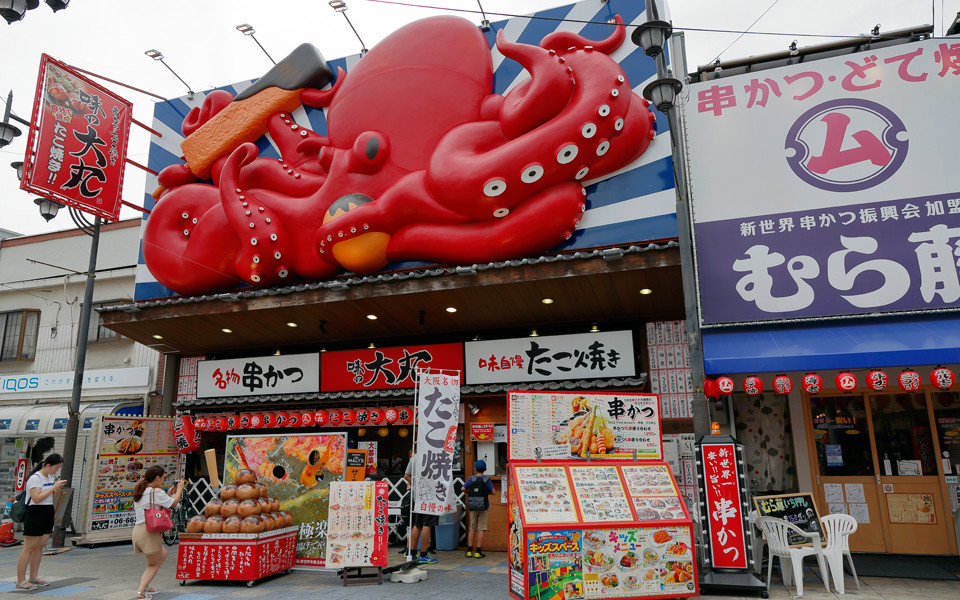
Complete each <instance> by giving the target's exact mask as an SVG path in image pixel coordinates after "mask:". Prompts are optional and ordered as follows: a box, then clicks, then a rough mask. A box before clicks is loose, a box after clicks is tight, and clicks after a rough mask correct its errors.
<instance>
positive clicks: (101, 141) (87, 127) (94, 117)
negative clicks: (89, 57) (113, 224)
mask: <svg viewBox="0 0 960 600" xmlns="http://www.w3.org/2000/svg"><path fill="white" fill-rule="evenodd" d="M132 108H133V105H132V104H131V103H130V102H127V101H126V100H124V99H123V98H121V97H119V96H116V95H114V94H113V93H111V92H109V91H107V90H106V89H104V88H102V87H100V86H98V85H97V84H95V83H94V82H93V81H91V80H89V79H87V78H86V77H84V76H82V75H80V74H79V73H77V72H76V71H74V70H73V69H72V68H71V67H69V66H67V65H65V64H64V63H62V62H60V61H58V60H56V59H54V58H51V57H50V56H48V55H46V54H44V55H43V58H42V60H41V61H40V76H39V77H38V79H37V91H36V95H35V97H34V104H33V118H32V119H31V126H30V135H29V138H28V140H27V154H26V156H25V157H24V165H23V168H24V173H23V178H22V180H21V182H20V189H23V190H26V191H28V192H32V193H34V194H39V195H41V196H44V197H46V198H50V199H52V200H56V201H58V202H61V203H63V204H66V205H67V206H72V207H74V208H76V209H78V210H82V211H84V212H88V213H92V214H95V215H98V216H101V217H104V218H106V219H109V220H111V221H116V220H117V219H118V218H119V216H120V194H121V191H122V190H123V168H124V162H125V161H126V158H127V139H128V137H129V134H130V121H131V115H132Z"/></svg>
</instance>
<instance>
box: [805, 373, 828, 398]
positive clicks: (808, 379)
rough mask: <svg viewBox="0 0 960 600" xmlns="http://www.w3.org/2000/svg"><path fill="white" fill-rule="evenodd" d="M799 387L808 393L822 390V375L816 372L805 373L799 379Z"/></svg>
mask: <svg viewBox="0 0 960 600" xmlns="http://www.w3.org/2000/svg"><path fill="white" fill-rule="evenodd" d="M800 387H802V388H803V391H805V392H806V393H808V394H819V393H820V392H821V391H822V390H823V377H820V376H819V375H817V374H816V373H807V374H806V375H804V376H803V379H801V380H800Z"/></svg>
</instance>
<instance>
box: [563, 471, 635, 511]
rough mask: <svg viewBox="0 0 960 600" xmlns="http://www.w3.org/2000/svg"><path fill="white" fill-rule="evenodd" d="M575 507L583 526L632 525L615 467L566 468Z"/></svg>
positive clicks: (628, 507) (628, 506)
mask: <svg viewBox="0 0 960 600" xmlns="http://www.w3.org/2000/svg"><path fill="white" fill-rule="evenodd" d="M570 478H571V479H572V480H573V487H574V489H575V490H576V493H577V504H579V505H580V513H581V514H582V515H583V520H584V521H586V522H592V523H597V522H609V521H632V520H633V516H632V513H631V512H630V503H629V502H628V501H627V498H626V494H624V491H623V484H622V483H621V482H620V475H619V473H618V472H617V467H615V466H608V467H600V466H584V467H570Z"/></svg>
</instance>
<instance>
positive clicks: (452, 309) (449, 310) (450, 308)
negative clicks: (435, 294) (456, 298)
mask: <svg viewBox="0 0 960 600" xmlns="http://www.w3.org/2000/svg"><path fill="white" fill-rule="evenodd" d="M447 312H448V313H455V312H457V308H456V307H455V306H448V307H447Z"/></svg>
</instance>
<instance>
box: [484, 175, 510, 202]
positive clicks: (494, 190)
mask: <svg viewBox="0 0 960 600" xmlns="http://www.w3.org/2000/svg"><path fill="white" fill-rule="evenodd" d="M505 191H507V182H506V181H504V180H502V179H491V180H490V181H488V182H487V183H486V184H485V185H484V186H483V194H484V195H485V196H487V197H490V198H494V197H496V196H499V195H500V194H502V193H504V192H505Z"/></svg>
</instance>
